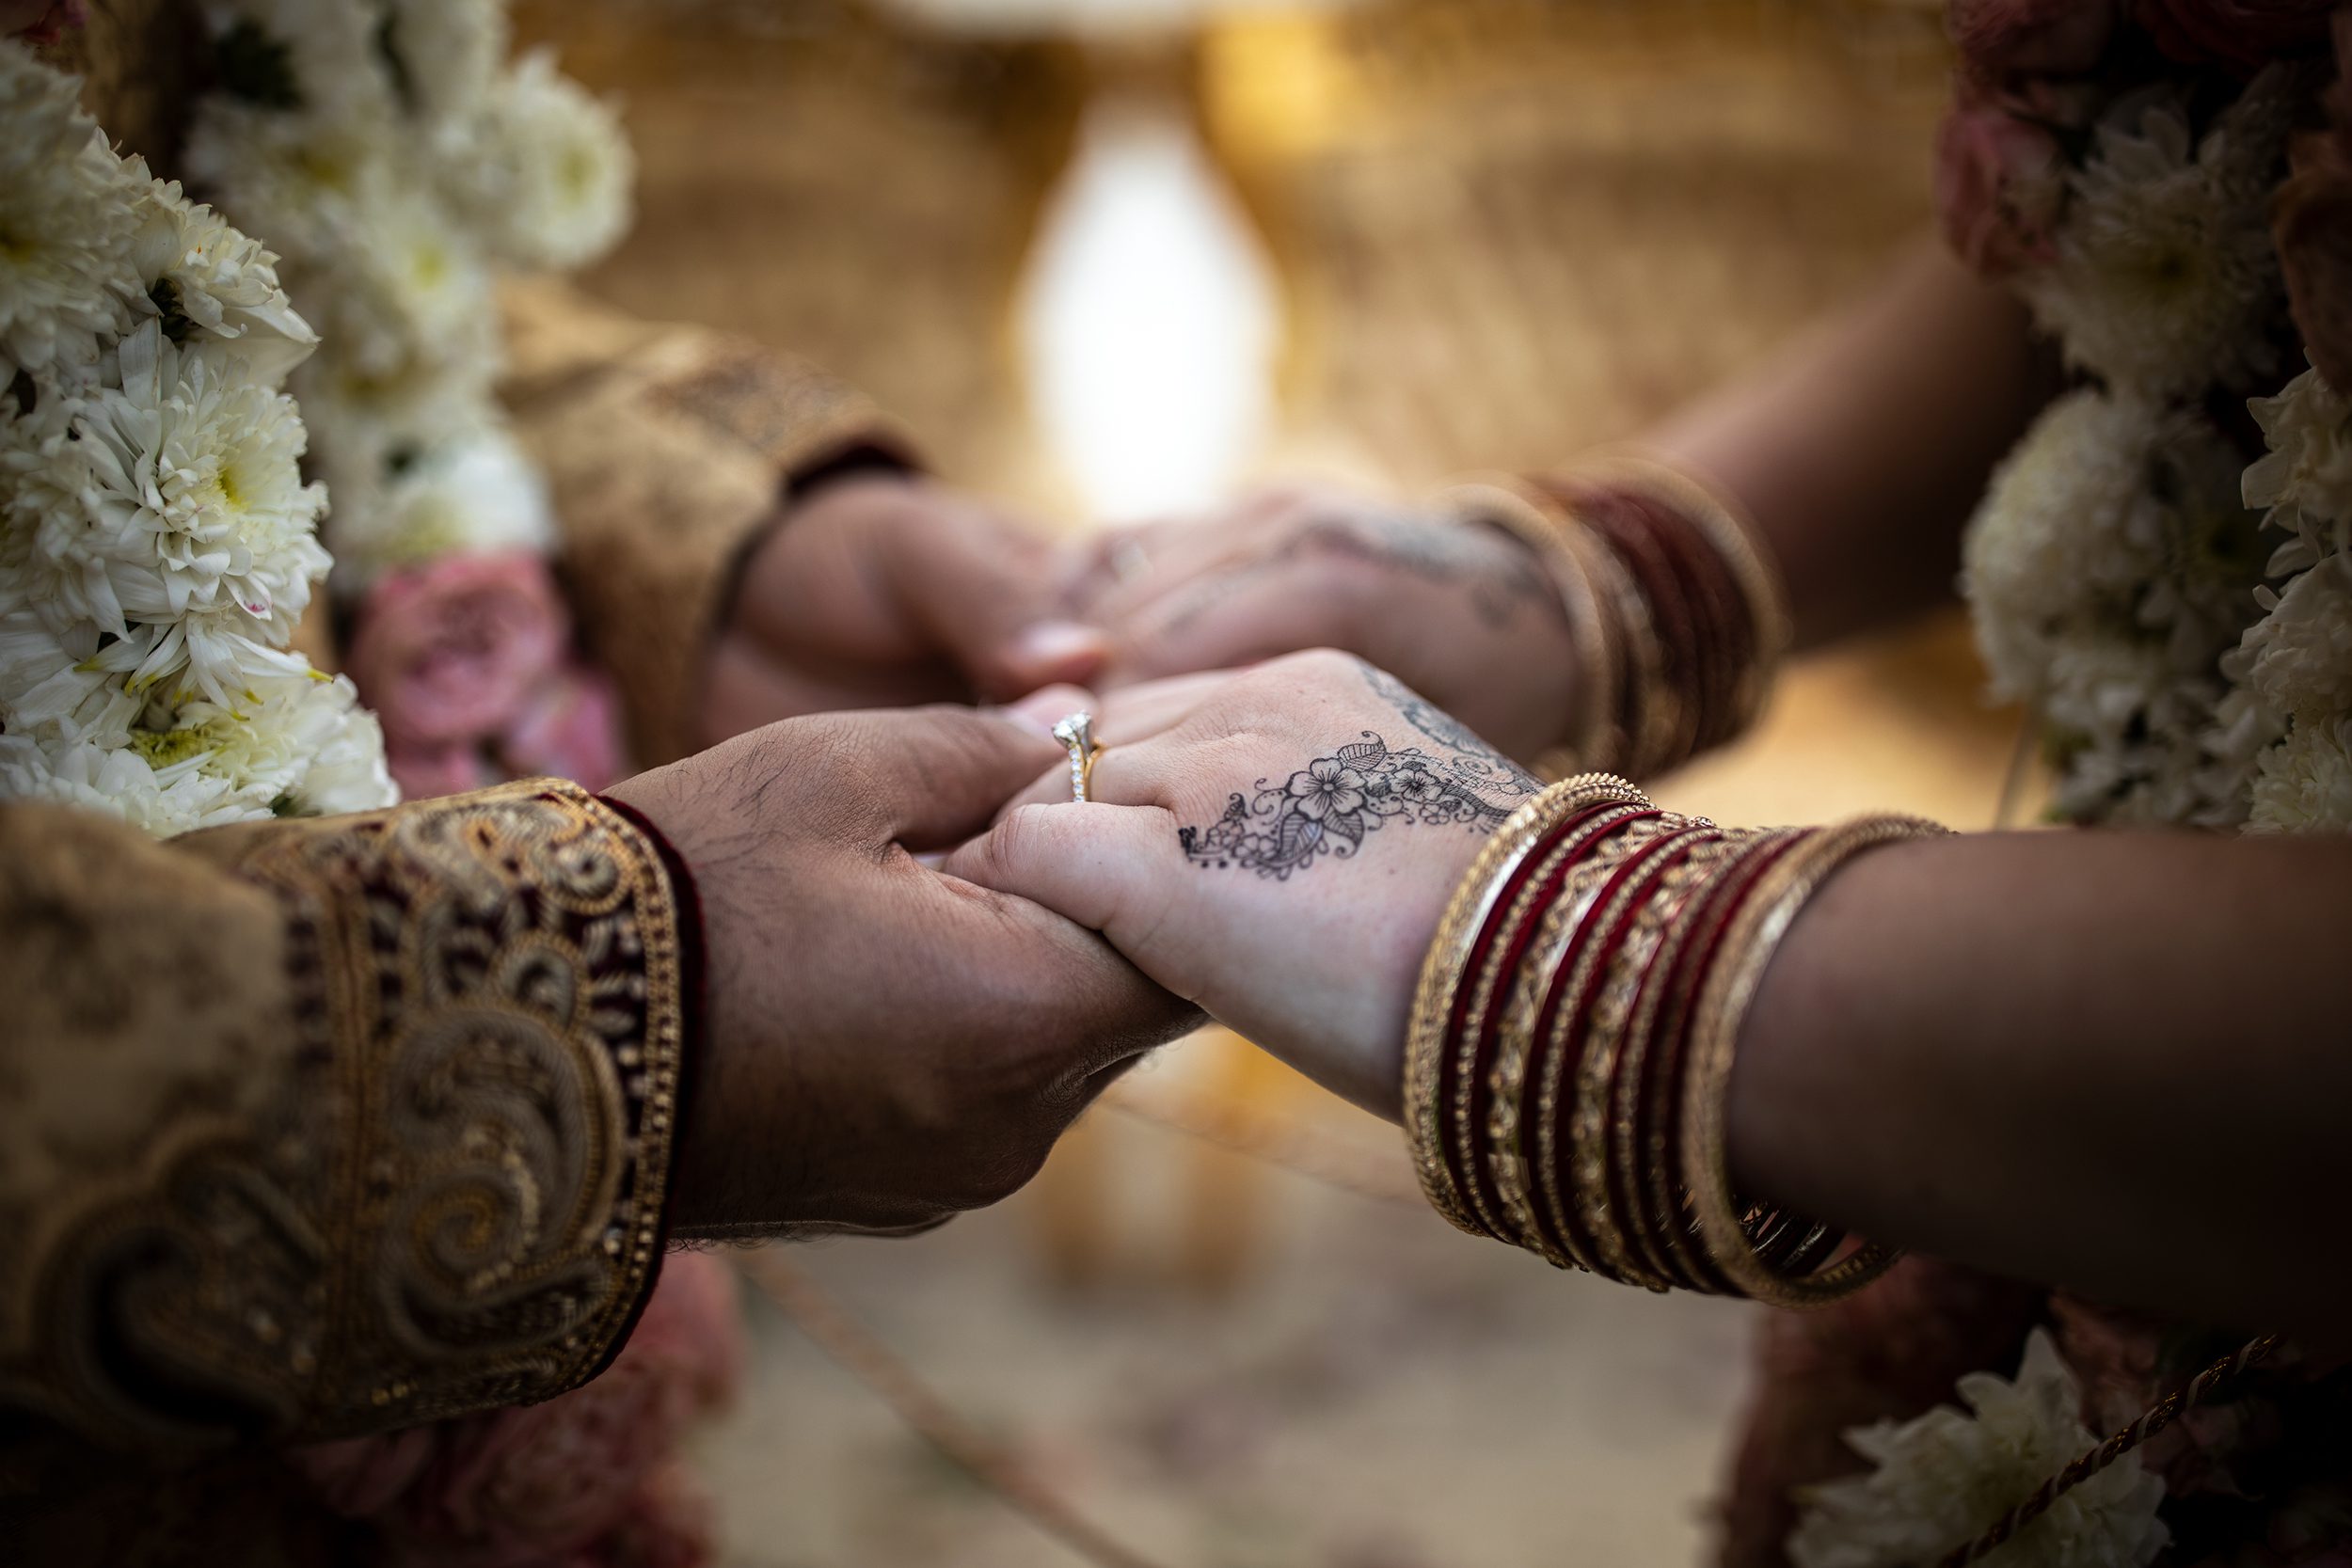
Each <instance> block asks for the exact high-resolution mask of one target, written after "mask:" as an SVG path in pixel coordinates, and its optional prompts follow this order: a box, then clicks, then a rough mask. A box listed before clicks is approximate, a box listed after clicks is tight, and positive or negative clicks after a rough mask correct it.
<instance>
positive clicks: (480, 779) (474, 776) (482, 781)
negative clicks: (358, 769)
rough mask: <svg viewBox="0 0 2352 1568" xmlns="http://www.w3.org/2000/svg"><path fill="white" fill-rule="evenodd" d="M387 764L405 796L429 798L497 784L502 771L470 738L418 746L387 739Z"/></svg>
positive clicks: (409, 797) (385, 756) (406, 797)
mask: <svg viewBox="0 0 2352 1568" xmlns="http://www.w3.org/2000/svg"><path fill="white" fill-rule="evenodd" d="M384 765H385V766H386V767H387V768H390V769H391V770H392V781H393V782H394V783H395V784H399V785H400V794H401V799H403V800H434V799H436V798H437V797H439V796H443V795H463V794H465V793H466V792H467V791H468V790H469V789H484V788H486V787H488V786H489V785H491V784H497V783H498V782H499V781H500V779H501V774H500V773H499V772H498V771H497V770H496V769H494V768H491V767H490V766H489V764H488V763H486V762H485V761H484V760H483V757H482V752H481V749H480V748H479V747H477V746H475V745H474V744H473V743H472V742H470V741H458V742H454V743H453V744H451V745H447V746H419V745H415V744H413V743H402V742H398V741H388V742H387V743H386V745H385V748H384Z"/></svg>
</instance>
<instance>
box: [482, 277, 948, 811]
mask: <svg viewBox="0 0 2352 1568" xmlns="http://www.w3.org/2000/svg"><path fill="white" fill-rule="evenodd" d="M504 306H505V315H506V336H507V347H508V364H509V371H508V374H507V377H506V380H505V383H504V386H503V388H502V390H503V393H504V396H505V399H506V402H507V404H508V406H509V408H510V409H511V410H512V411H513V414H514V417H515V421H516V430H517V432H518V433H519V434H520V436H521V437H522V439H523V442H524V445H525V446H526V447H527V448H528V449H529V450H530V451H531V453H532V456H533V457H535V458H536V459H537V460H538V461H539V463H540V465H541V466H542V467H543V468H544V470H545V471H546V473H547V476H548V485H549V488H550V491H551V493H552V496H553V499H554V503H555V514H556V519H557V527H558V529H559V531H560V532H561V535H562V545H561V552H562V562H563V566H564V574H565V582H566V586H567V588H568V590H569V594H570V599H571V603H572V606H573V608H574V610H575V611H576V612H577V614H578V616H579V618H580V630H581V634H582V637H583V640H584V641H585V642H586V644H587V647H588V651H589V652H590V654H591V655H592V656H594V657H595V658H596V662H597V663H598V664H599V665H600V666H601V667H602V668H603V669H604V670H606V671H607V672H608V673H611V674H612V677H613V679H614V680H615V681H616V682H617V683H618V684H619V686H620V689H621V695H622V701H623V704H624V705H625V707H626V709H627V716H628V728H629V740H630V745H631V751H632V753H633V755H634V757H635V760H636V761H637V762H638V763H639V764H640V765H641V766H644V767H652V766H655V765H657V764H660V763H664V762H669V761H673V760H675V758H677V757H680V756H684V755H686V754H687V753H689V752H693V751H695V750H698V749H699V747H700V746H701V744H702V739H703V737H702V736H701V735H700V732H699V727H698V724H697V721H696V714H697V712H698V703H697V696H696V693H697V690H698V689H699V687H700V684H701V673H702V664H703V659H704V657H705V655H706V653H707V649H708V644H709V641H710V639H711V638H712V637H713V636H714V635H715V633H716V631H717V629H718V627H719V626H720V623H721V618H722V616H723V613H724V611H725V609H726V604H725V601H726V595H727V594H729V593H730V592H731V591H732V589H733V586H734V583H735V580H736V577H737V571H738V567H739V564H740V562H741V559H742V556H743V555H744V553H745V551H746V550H747V549H748V547H749V546H750V545H751V544H752V542H753V541H754V540H755V538H757V537H758V536H759V535H760V533H761V531H762V530H763V528H764V526H765V525H767V524H768V523H769V522H770V521H771V520H772V519H773V518H775V517H776V516H777V515H779V512H780V509H781V508H782V506H783V505H784V502H785V499H786V498H787V494H788V492H789V491H790V489H791V487H792V485H793V484H794V483H795V482H796V481H798V480H799V479H800V478H802V477H803V476H804V475H807V474H809V473H811V472H813V471H815V470H816V469H818V468H820V467H826V466H828V465H830V464H832V463H834V462H836V461H837V460H839V459H841V458H842V457H844V456H846V455H848V454H850V453H854V452H861V451H870V452H872V453H874V454H876V455H877V456H879V457H881V458H882V460H884V461H887V462H891V463H898V464H904V463H906V462H908V461H910V459H909V458H908V455H907V453H908V447H907V443H906V441H905V439H904V437H903V436H902V434H901V433H900V432H899V431H898V428H897V427H896V426H895V425H894V424H893V423H892V422H891V421H890V420H888V419H887V418H885V417H884V416H883V415H882V411H881V410H880V409H879V408H878V407H877V406H876V405H875V404H874V403H873V402H872V401H871V400H869V399H868V398H866V397H865V396H864V395H863V394H861V393H859V392H857V391H856V390H854V389H852V388H850V387H847V386H845V385H844V384H842V383H841V382H839V381H837V380H835V379H834V377H832V376H831V375H828V374H827V373H826V372H823V371H821V370H818V368H817V367H816V366H814V365H811V364H809V363H807V362H806V361H804V360H800V359H796V358H794V357H792V356H788V355H784V354H779V353H776V352H774V351H772V350H771V349H767V348H764V347H762V346H760V345H759V344H756V343H754V342H751V341H747V340H744V339H741V338H736V337H730V336H728V335H726V334H724V333H721V332H715V331H712V330H709V329H707V328H704V327H697V326H677V325H657V324H653V323H647V322H644V321H639V320H637V319H635V318H633V317H629V316H625V315H622V314H620V313H618V312H616V311H613V310H612V309H608V308H606V307H604V306H601V305H598V304H596V303H595V302H594V301H592V300H590V299H588V298H587V297H586V296H585V295H583V294H580V293H578V292H577V291H575V290H571V289H568V288H566V287H564V286H563V285H561V284H556V283H548V282H532V283H529V284H524V285H519V286H516V287H514V288H511V289H509V290H508V291H507V293H506V294H505V296H504Z"/></svg>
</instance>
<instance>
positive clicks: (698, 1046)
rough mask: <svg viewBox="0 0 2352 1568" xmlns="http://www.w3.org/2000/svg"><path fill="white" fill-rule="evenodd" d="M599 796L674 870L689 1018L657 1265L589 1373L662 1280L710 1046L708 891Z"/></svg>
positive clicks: (615, 1347)
mask: <svg viewBox="0 0 2352 1568" xmlns="http://www.w3.org/2000/svg"><path fill="white" fill-rule="evenodd" d="M596 800H598V801H599V802H600V803H602V804H603V805H604V806H605V807H606V809H608V810H610V811H611V812H612V813H613V815H615V816H620V817H622V818H624V819H626V820H627V821H628V824H629V825H630V826H631V827H633V828H635V829H636V830H637V831H638V832H641V833H643V834H644V835H645V841H646V842H647V843H649V844H651V845H652V846H653V847H654V853H655V854H656V855H658V856H660V860H661V869H662V870H663V871H664V872H666V873H668V875H669V879H670V902H671V904H672V906H673V907H674V908H675V910H676V911H677V950H678V999H679V1006H680V1009H681V1010H682V1012H683V1013H684V1015H685V1016H684V1018H683V1019H682V1020H681V1021H680V1022H681V1023H682V1024H683V1028H682V1029H681V1031H680V1033H681V1035H682V1036H683V1046H682V1049H681V1050H680V1051H679V1053H678V1072H677V1105H676V1108H675V1120H674V1121H673V1122H672V1123H671V1126H672V1129H673V1131H672V1132H671V1135H670V1151H669V1163H668V1166H667V1168H666V1169H664V1170H663V1171H662V1173H661V1191H662V1195H663V1197H664V1202H663V1204H662V1206H661V1225H660V1234H659V1235H657V1236H656V1238H655V1240H654V1261H653V1267H652V1269H651V1270H650V1271H648V1272H647V1274H646V1275H645V1289H644V1293H643V1294H641V1295H640V1296H639V1297H638V1298H637V1305H636V1306H634V1307H631V1308H630V1309H629V1314H628V1322H627V1323H624V1324H623V1325H622V1327H621V1332H620V1333H618V1334H616V1335H614V1336H613V1337H612V1343H611V1344H610V1345H608V1346H607V1347H606V1348H605V1353H604V1356H603V1359H601V1360H599V1361H598V1362H597V1363H596V1370H595V1371H592V1372H590V1373H589V1374H588V1378H589V1379H594V1378H596V1377H600V1376H602V1375H603V1373H604V1370H605V1369H606V1368H608V1367H610V1366H612V1360H613V1357H615V1356H617V1355H619V1354H621V1350H622V1347H623V1346H625V1345H627V1344H628V1341H629V1337H630V1336H631V1335H633V1334H635V1333H636V1332H637V1323H638V1320H639V1319H640V1318H642V1317H644V1313H645V1304H646V1303H647V1302H649V1301H651V1300H652V1299H653V1293H654V1291H655V1289H656V1288H657V1287H659V1286H660V1283H661V1265H662V1260H663V1259H665V1258H667V1257H668V1256H669V1242H670V1206H669V1203H668V1201H667V1199H668V1197H669V1196H671V1195H672V1194H673V1193H674V1191H675V1185H676V1181H677V1168H678V1159H679V1154H680V1151H681V1150H682V1149H683V1148H685V1147H686V1130H687V1128H688V1127H690V1126H691V1125H692V1112H693V1108H694V1095H695V1090H696V1085H699V1084H700V1083H701V1082H702V1061H703V1054H704V1053H705V1052H706V1051H707V1050H708V1049H709V1041H708V1038H707V1034H708V1022H709V1020H708V1009H707V1007H706V1006H705V1005H704V1000H703V979H704V973H705V967H706V954H705V948H704V945H703V904H702V894H701V892H700V891H699V890H698V889H697V888H696V886H695V885H694V873H693V872H692V870H691V869H690V868H689V867H688V865H687V863H686V861H685V858H684V857H683V856H681V855H680V854H679V853H678V852H677V850H676V849H675V848H673V847H671V844H670V841H669V839H668V838H667V837H665V836H664V835H663V834H662V832H661V830H660V829H659V828H657V827H655V826H654V825H653V821H652V819H651V818H649V817H647V816H645V814H644V812H641V811H639V810H638V809H637V808H636V807H634V806H632V805H629V804H628V802H626V801H623V800H614V799H613V798H612V796H610V795H599V796H597V797H596ZM583 1381H586V1380H583Z"/></svg>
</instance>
